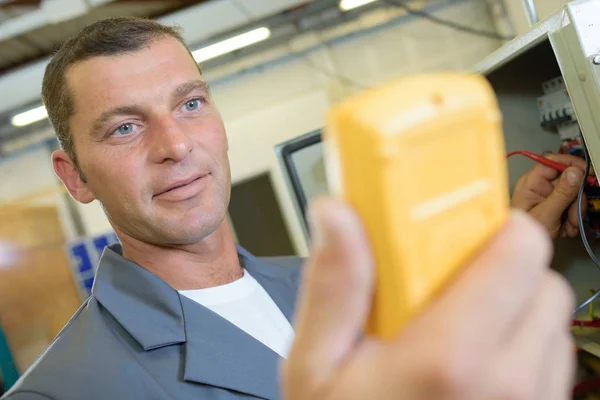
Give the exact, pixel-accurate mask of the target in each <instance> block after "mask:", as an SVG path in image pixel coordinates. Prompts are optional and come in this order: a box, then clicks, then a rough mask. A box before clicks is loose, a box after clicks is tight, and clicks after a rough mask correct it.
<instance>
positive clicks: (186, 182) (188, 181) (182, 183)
mask: <svg viewBox="0 0 600 400" xmlns="http://www.w3.org/2000/svg"><path fill="white" fill-rule="evenodd" d="M208 175H209V174H201V175H193V176H190V177H188V178H184V179H179V180H177V181H175V182H173V183H171V184H170V185H169V186H167V187H166V188H164V189H162V190H161V191H160V192H158V193H157V194H155V195H154V196H153V197H158V196H161V195H164V194H167V193H170V192H174V191H176V190H178V189H182V188H185V187H186V186H190V185H193V184H194V183H196V182H197V181H199V180H201V179H203V178H206V177H207V176H208Z"/></svg>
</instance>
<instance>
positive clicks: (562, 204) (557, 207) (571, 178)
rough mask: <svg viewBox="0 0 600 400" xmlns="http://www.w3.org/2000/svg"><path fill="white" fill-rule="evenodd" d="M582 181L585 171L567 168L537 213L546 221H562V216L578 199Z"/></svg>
mask: <svg viewBox="0 0 600 400" xmlns="http://www.w3.org/2000/svg"><path fill="white" fill-rule="evenodd" d="M582 181H583V171H581V170H579V169H578V168H574V167H571V168H567V169H566V170H565V172H564V173H563V174H562V175H561V177H560V179H559V181H558V183H557V184H556V186H555V187H554V190H553V191H552V193H550V195H549V196H548V198H547V199H546V200H544V201H543V202H542V203H540V204H539V205H538V206H537V207H536V208H537V209H538V210H537V211H538V212H539V213H540V215H542V216H544V219H551V220H553V221H554V220H556V221H560V218H561V216H562V214H563V213H564V212H565V210H566V209H567V208H568V207H569V206H570V205H571V204H573V202H574V201H575V199H576V198H577V194H578V193H579V188H580V187H581V183H582Z"/></svg>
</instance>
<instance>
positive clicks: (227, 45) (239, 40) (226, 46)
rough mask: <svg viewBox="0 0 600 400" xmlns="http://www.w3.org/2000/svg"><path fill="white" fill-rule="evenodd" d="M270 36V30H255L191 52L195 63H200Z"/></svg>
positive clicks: (263, 28)
mask: <svg viewBox="0 0 600 400" xmlns="http://www.w3.org/2000/svg"><path fill="white" fill-rule="evenodd" d="M269 36H271V30H270V29H269V28H266V27H262V28H257V29H254V30H251V31H249V32H246V33H242V34H241V35H237V36H234V37H231V38H229V39H225V40H223V41H221V42H217V43H215V44H211V45H210V46H207V47H203V48H201V49H199V50H196V51H194V52H192V55H193V56H194V59H195V60H196V62H202V61H206V60H210V59H212V58H216V57H219V56H222V55H223V54H227V53H231V52H232V51H235V50H238V49H241V48H242V47H246V46H250V45H252V44H255V43H258V42H262V41H263V40H265V39H267V38H268V37H269Z"/></svg>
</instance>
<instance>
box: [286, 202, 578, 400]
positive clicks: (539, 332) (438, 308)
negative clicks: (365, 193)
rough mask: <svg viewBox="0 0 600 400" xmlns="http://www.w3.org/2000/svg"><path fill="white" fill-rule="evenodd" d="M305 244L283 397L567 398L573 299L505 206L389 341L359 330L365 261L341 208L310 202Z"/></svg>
mask: <svg viewBox="0 0 600 400" xmlns="http://www.w3.org/2000/svg"><path fill="white" fill-rule="evenodd" d="M311 216H312V217H313V221H314V222H313V234H314V248H313V253H312V255H311V258H310V260H309V261H308V263H307V266H306V270H305V277H304V285H303V288H302V293H301V297H300V305H299V310H298V314H297V317H298V320H297V321H296V322H297V325H296V340H295V342H294V345H293V347H292V350H291V353H290V357H289V359H288V361H287V362H286V364H284V369H283V390H284V398H285V399H286V400H306V399H311V400H359V399H360V400H364V399H378V400H387V399H394V400H398V399H407V400H420V399H423V400H424V399H427V400H429V399H439V400H445V399H456V400H471V399H472V400H491V399H515V400H519V399H523V400H530V399H546V400H547V399H550V400H553V399H556V400H562V399H569V398H570V393H571V390H572V387H571V385H572V378H573V371H574V361H575V352H574V348H573V345H572V343H571V336H570V333H569V321H570V315H571V311H572V309H573V296H572V294H571V291H570V289H569V287H568V285H567V284H566V283H565V282H564V281H563V279H562V278H560V277H559V275H557V274H556V273H555V272H552V271H551V270H550V269H549V268H548V265H549V262H550V258H551V241H550V240H549V238H548V236H547V234H546V233H545V232H544V230H543V229H542V228H541V227H540V226H539V225H538V224H536V223H535V222H533V220H532V219H531V218H530V217H528V216H527V215H524V214H521V213H519V214H516V215H514V216H513V217H512V218H511V219H510V221H509V222H508V223H507V225H506V226H505V227H504V228H503V229H502V231H501V232H500V233H499V234H498V235H497V236H496V237H495V238H494V239H493V240H492V241H491V243H489V245H488V246H487V247H486V248H485V249H482V252H481V253H480V254H479V256H478V257H477V258H476V259H475V260H473V261H472V262H471V263H470V264H469V265H467V266H465V269H464V271H463V273H462V274H460V276H458V277H457V279H455V280H454V281H453V282H452V283H451V285H449V287H448V288H447V289H446V290H445V291H444V292H443V293H442V294H441V295H440V296H438V297H437V298H436V299H435V300H434V301H433V302H432V303H431V304H430V305H429V306H428V307H427V308H426V309H425V310H424V311H423V312H422V313H421V314H420V315H418V316H417V317H416V318H415V319H414V320H413V321H411V322H410V323H409V325H408V326H407V327H406V328H405V329H404V330H403V331H402V332H401V333H400V334H399V335H398V336H397V338H395V339H394V340H391V341H388V342H383V341H380V340H377V339H374V338H369V337H367V338H364V337H362V336H361V332H362V328H363V326H364V323H365V319H366V317H367V314H368V312H369V309H370V307H371V299H372V294H373V284H374V279H373V278H374V276H373V275H374V265H373V260H372V258H371V252H370V249H369V246H368V244H367V240H366V239H365V234H364V231H363V229H362V226H361V224H360V223H359V221H358V220H357V218H356V216H355V214H354V213H353V212H352V211H351V210H350V209H349V208H348V207H347V206H345V205H343V204H340V203H338V202H335V201H332V200H321V201H319V202H317V203H316V204H315V206H314V208H313V209H312V211H311Z"/></svg>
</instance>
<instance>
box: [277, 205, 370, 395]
mask: <svg viewBox="0 0 600 400" xmlns="http://www.w3.org/2000/svg"><path fill="white" fill-rule="evenodd" d="M310 216H311V221H312V234H313V251H312V255H311V257H310V259H309V261H308V263H307V265H306V267H305V268H306V271H305V274H306V275H305V277H304V281H303V286H302V289H301V296H300V299H301V300H300V304H299V310H298V314H297V315H298V319H297V323H296V338H295V341H294V345H293V347H292V349H291V353H290V357H289V362H288V363H287V364H286V366H285V369H284V378H285V379H287V380H288V383H289V385H287V387H292V388H293V387H298V386H297V384H294V383H293V382H289V380H293V379H296V380H299V381H298V382H301V383H298V384H301V385H313V386H318V385H319V384H320V383H321V382H324V381H326V380H327V379H328V378H329V374H330V373H331V372H332V371H333V370H334V369H335V367H336V366H337V364H338V363H340V362H341V360H342V359H343V358H344V357H345V356H346V355H347V353H348V352H349V351H350V350H351V349H352V347H353V346H354V345H355V343H356V340H357V338H358V337H359V335H360V334H361V331H362V328H363V326H364V322H365V320H366V317H367V314H368V311H369V309H370V304H371V296H372V290H373V261H372V257H371V252H370V249H369V246H368V244H367V239H366V236H365V233H364V230H363V228H362V226H361V224H360V222H359V220H358V218H357V217H356V215H355V214H354V212H353V211H351V209H350V208H349V207H348V206H346V205H344V204H342V203H339V202H337V201H333V200H329V199H321V200H319V201H317V202H316V203H315V204H314V205H313V207H312V208H311V211H310ZM286 371H287V372H286Z"/></svg>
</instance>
